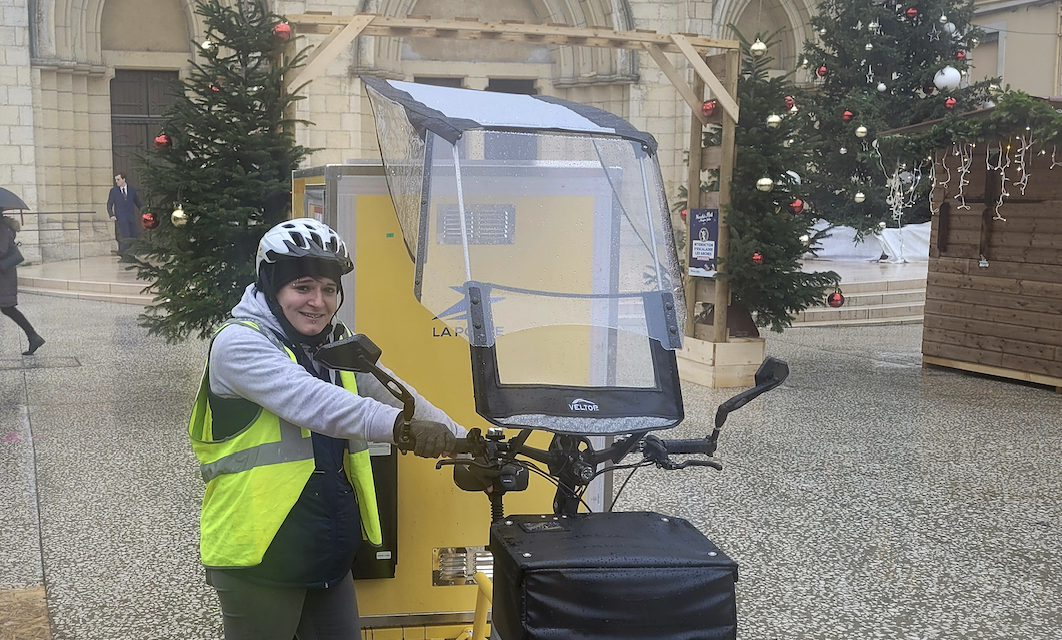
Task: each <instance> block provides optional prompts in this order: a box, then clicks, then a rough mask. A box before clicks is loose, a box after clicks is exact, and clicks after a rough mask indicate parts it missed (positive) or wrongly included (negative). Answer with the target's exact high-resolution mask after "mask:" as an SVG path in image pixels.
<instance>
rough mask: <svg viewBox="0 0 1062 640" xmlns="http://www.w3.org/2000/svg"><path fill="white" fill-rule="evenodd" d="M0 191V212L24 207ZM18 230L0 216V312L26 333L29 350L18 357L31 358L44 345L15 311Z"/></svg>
mask: <svg viewBox="0 0 1062 640" xmlns="http://www.w3.org/2000/svg"><path fill="white" fill-rule="evenodd" d="M0 192H2V193H0V213H2V212H3V211H5V210H6V209H26V208H27V207H26V203H24V202H22V200H21V199H20V198H19V197H18V196H16V195H15V194H13V193H11V192H10V191H8V190H7V189H0ZM12 198H13V199H14V200H12ZM16 201H17V202H16ZM21 228H22V225H21V224H20V223H19V221H18V220H16V219H14V218H12V217H10V216H4V215H0V313H2V314H4V315H5V316H7V317H8V318H11V319H12V320H14V321H15V323H16V324H17V325H18V326H20V327H22V330H23V331H25V332H26V339H27V340H29V349H27V350H26V351H23V352H22V355H24V356H32V355H33V354H34V353H36V352H37V349H40V348H41V345H43V344H44V338H42V337H41V336H40V334H38V333H37V332H36V331H35V330H34V329H33V325H31V324H30V323H29V320H27V319H26V316H24V315H22V312H21V311H19V310H18V308H17V305H18V263H19V262H21V261H22V260H21V258H22V254H21V253H20V252H19V251H18V246H17V245H16V243H15V235H16V234H18V232H19V230H20V229H21ZM12 252H14V253H12ZM4 265H7V266H4Z"/></svg>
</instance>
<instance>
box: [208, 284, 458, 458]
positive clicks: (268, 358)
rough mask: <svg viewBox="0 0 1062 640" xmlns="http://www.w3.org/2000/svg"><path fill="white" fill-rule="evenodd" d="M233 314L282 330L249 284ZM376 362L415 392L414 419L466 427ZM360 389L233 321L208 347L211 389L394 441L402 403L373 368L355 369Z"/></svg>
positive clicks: (300, 420) (288, 416)
mask: <svg viewBox="0 0 1062 640" xmlns="http://www.w3.org/2000/svg"><path fill="white" fill-rule="evenodd" d="M232 315H233V317H234V318H247V319H251V320H254V321H255V322H257V323H258V324H259V326H262V327H268V328H270V329H273V330H274V331H276V332H277V333H279V334H281V335H283V330H282V329H281V328H280V323H279V322H277V319H276V317H274V316H273V314H272V313H271V312H270V311H269V305H268V304H267V303H266V299H265V295H264V294H262V293H261V292H259V291H258V290H257V289H256V288H255V286H254V285H248V287H247V289H246V290H245V291H244V292H243V299H242V300H240V303H239V304H237V305H236V306H235V307H234V308H233V309H232ZM380 368H381V369H383V370H384V371H387V373H389V374H390V375H391V376H392V377H394V378H395V379H396V380H398V381H399V382H400V383H401V384H402V386H404V387H406V389H408V390H409V392H410V393H412V394H413V396H414V397H415V398H416V401H417V410H416V413H415V417H416V418H417V419H418V420H434V421H435V422H441V423H443V424H445V425H447V426H448V427H449V428H450V430H451V431H453V432H454V434H455V435H457V436H458V437H462V436H464V435H465V429H464V428H463V427H461V426H460V425H458V424H457V423H455V422H454V421H453V420H451V419H450V418H449V416H447V415H446V414H445V413H443V411H442V410H441V409H438V408H436V407H435V406H433V405H432V404H431V403H430V402H428V401H427V400H425V399H424V397H423V396H421V395H420V394H419V393H417V391H416V390H415V389H413V387H411V386H409V385H408V384H406V383H405V382H402V380H401V379H400V378H399V377H398V376H396V375H395V374H394V373H391V371H390V370H389V369H387V368H386V367H384V366H383V365H382V364H381V365H380ZM355 378H356V380H357V383H358V395H354V394H352V393H350V392H348V391H345V390H344V389H342V388H340V387H339V386H337V385H334V384H328V383H327V382H325V381H323V380H321V379H320V378H316V377H314V376H312V375H310V373H308V372H307V371H306V369H304V368H303V367H302V365H300V364H299V363H297V362H294V361H292V360H291V359H290V358H288V356H287V354H285V353H284V352H282V351H280V350H279V349H277V347H276V346H274V345H273V343H271V342H270V341H269V339H268V338H266V337H265V336H263V335H262V334H260V333H259V332H257V331H255V330H254V329H251V328H250V327H245V326H241V325H232V326H230V327H227V328H226V329H225V330H224V331H222V332H221V333H219V334H217V336H216V337H215V338H214V343H213V346H212V347H211V349H210V390H211V391H213V392H214V393H215V394H216V395H218V396H221V397H222V398H237V397H238V398H245V399H247V400H250V401H251V402H254V403H255V404H257V405H259V406H261V407H263V408H265V409H267V410H269V411H271V412H272V413H275V414H276V415H278V416H280V417H281V418H283V419H285V420H287V421H288V422H291V423H293V424H297V425H299V426H301V427H305V428H306V429H309V430H311V431H316V432H318V433H323V434H325V435H328V436H332V437H335V438H350V437H358V438H363V439H365V440H368V441H370V442H387V443H392V444H393V443H394V425H395V419H396V418H397V417H398V414H399V413H401V411H400V409H401V406H402V404H401V403H400V402H399V401H398V400H397V399H395V397H394V396H392V395H391V393H390V392H389V391H387V389H386V388H385V387H384V386H383V385H382V384H380V383H379V382H378V381H377V380H376V378H374V377H373V376H372V375H371V374H362V373H358V374H355Z"/></svg>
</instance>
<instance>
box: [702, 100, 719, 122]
mask: <svg viewBox="0 0 1062 640" xmlns="http://www.w3.org/2000/svg"><path fill="white" fill-rule="evenodd" d="M716 104H718V103H717V102H716V101H715V100H705V101H704V104H702V105H701V115H703V116H704V117H705V118H710V117H712V114H713V113H715V106H716Z"/></svg>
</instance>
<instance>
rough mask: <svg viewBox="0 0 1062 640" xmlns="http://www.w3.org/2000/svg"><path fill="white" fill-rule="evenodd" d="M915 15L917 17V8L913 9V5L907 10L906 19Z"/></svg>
mask: <svg viewBox="0 0 1062 640" xmlns="http://www.w3.org/2000/svg"><path fill="white" fill-rule="evenodd" d="M917 17H918V9H915V8H914V7H911V8H910V9H908V10H907V19H908V20H914V19H915V18H917Z"/></svg>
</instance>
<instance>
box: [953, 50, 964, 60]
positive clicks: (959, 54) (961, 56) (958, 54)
mask: <svg viewBox="0 0 1062 640" xmlns="http://www.w3.org/2000/svg"><path fill="white" fill-rule="evenodd" d="M955 57H956V58H957V59H959V60H965V59H966V52H965V51H956V52H955Z"/></svg>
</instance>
